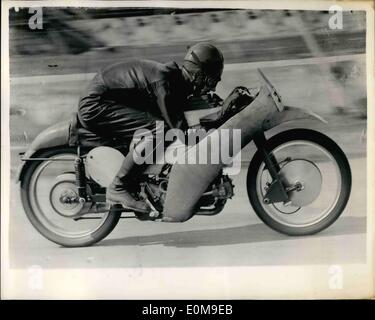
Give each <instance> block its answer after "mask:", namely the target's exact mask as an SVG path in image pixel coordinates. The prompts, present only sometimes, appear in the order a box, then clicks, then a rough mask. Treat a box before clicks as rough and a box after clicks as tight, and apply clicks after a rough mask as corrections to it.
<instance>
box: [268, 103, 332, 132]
mask: <svg viewBox="0 0 375 320" xmlns="http://www.w3.org/2000/svg"><path fill="white" fill-rule="evenodd" d="M296 120H317V121H320V122H323V123H327V121H326V120H324V119H323V118H322V117H321V116H319V115H317V114H316V113H314V112H311V111H307V110H304V109H301V108H296V107H288V106H284V110H283V111H281V112H274V113H272V114H270V115H269V116H268V117H267V118H266V119H265V120H264V121H263V131H267V130H270V129H272V128H274V127H277V126H278V125H280V124H282V123H285V122H290V121H296Z"/></svg>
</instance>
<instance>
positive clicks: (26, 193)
mask: <svg viewBox="0 0 375 320" xmlns="http://www.w3.org/2000/svg"><path fill="white" fill-rule="evenodd" d="M68 153H71V154H72V155H76V149H74V148H54V149H48V150H46V151H42V152H40V153H38V155H37V156H38V158H50V157H53V156H56V155H59V154H68ZM43 162H44V161H42V160H41V161H38V160H36V161H30V162H29V163H27V165H26V168H25V170H26V172H25V174H24V175H23V178H22V180H21V201H22V204H23V207H24V211H25V213H26V216H27V218H28V219H29V221H30V222H31V224H32V225H33V226H34V227H35V229H36V230H37V231H38V232H39V233H40V234H41V235H43V236H44V237H45V238H47V239H49V240H50V241H52V242H55V243H57V244H59V245H62V246H64V247H86V246H90V245H93V244H94V243H96V242H98V241H100V240H102V239H104V238H105V237H106V236H107V235H109V234H110V233H111V232H112V230H113V229H114V228H115V227H116V225H117V223H118V222H119V220H120V218H121V212H119V211H115V212H110V213H109V214H108V215H107V217H106V218H105V221H104V222H103V223H102V225H101V226H100V227H99V228H98V229H96V230H95V231H93V232H92V233H90V234H88V235H84V236H82V237H65V236H61V235H59V234H57V233H55V232H53V231H52V230H50V229H48V228H47V227H46V226H45V225H44V224H43V223H42V222H41V221H40V219H38V216H37V214H36V213H35V212H34V210H33V208H32V205H31V200H30V191H31V190H30V182H31V179H32V177H33V174H34V172H35V170H36V169H37V168H38V166H39V165H41V164H42V163H43Z"/></svg>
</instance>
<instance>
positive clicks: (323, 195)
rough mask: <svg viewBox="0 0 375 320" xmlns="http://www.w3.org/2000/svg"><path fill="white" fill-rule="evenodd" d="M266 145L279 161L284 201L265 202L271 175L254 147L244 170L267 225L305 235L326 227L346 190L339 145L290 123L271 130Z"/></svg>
mask: <svg viewBox="0 0 375 320" xmlns="http://www.w3.org/2000/svg"><path fill="white" fill-rule="evenodd" d="M267 148H268V150H269V152H270V153H271V154H273V156H274V157H275V159H276V162H277V163H278V164H279V166H280V168H281V170H280V173H279V174H280V176H281V180H282V182H283V184H284V186H286V187H287V186H289V187H290V186H294V188H290V190H291V191H289V192H288V195H289V197H290V200H291V201H290V202H289V203H282V202H280V203H273V204H266V203H265V202H266V201H264V196H265V194H266V191H267V189H268V187H269V186H270V183H271V182H272V178H271V176H270V174H269V172H268V170H267V169H266V167H265V164H264V162H263V157H262V155H261V153H260V152H259V151H258V152H257V153H256V154H255V156H254V158H253V159H252V161H251V163H250V166H249V170H248V174H247V192H248V196H249V200H250V203H251V205H252V207H253V208H254V211H255V213H256V214H257V215H258V217H259V218H260V219H261V220H262V221H263V222H264V223H265V224H267V225H268V226H269V227H271V228H272V229H274V230H276V231H278V232H281V233H284V234H288V235H292V236H298V235H310V234H314V233H317V232H319V231H321V230H323V229H325V228H327V227H329V226H330V225H331V224H332V223H333V222H334V221H336V219H337V218H338V217H339V216H340V215H341V213H342V212H343V211H344V209H345V207H346V204H347V202H348V200H349V196H350V191H351V171H350V166H349V162H348V160H347V158H346V156H345V154H344V152H343V151H342V150H341V149H340V147H339V146H338V145H337V144H336V143H335V142H334V141H333V140H331V139H330V138H328V137H327V136H325V135H324V134H322V133H319V132H316V131H314V130H308V129H292V130H288V131H284V132H282V133H280V134H277V135H275V136H273V137H272V138H271V139H269V140H268V141H267Z"/></svg>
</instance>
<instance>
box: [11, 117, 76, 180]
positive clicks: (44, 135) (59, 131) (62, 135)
mask: <svg viewBox="0 0 375 320" xmlns="http://www.w3.org/2000/svg"><path fill="white" fill-rule="evenodd" d="M71 125H72V123H71V121H70V120H65V121H61V122H58V123H56V124H54V125H53V126H51V127H48V128H47V129H45V130H43V131H42V132H41V133H39V134H38V135H37V137H36V138H35V139H34V141H33V142H32V143H31V144H30V146H29V148H28V149H27V151H26V152H25V154H24V155H23V158H24V159H28V158H31V157H33V155H34V154H35V153H36V152H38V151H39V150H41V149H47V148H53V147H58V146H65V145H69V132H70V127H71ZM26 164H27V161H23V162H22V164H21V165H20V167H19V168H18V171H17V175H16V182H17V181H20V180H21V179H22V177H23V175H24V172H25V167H26Z"/></svg>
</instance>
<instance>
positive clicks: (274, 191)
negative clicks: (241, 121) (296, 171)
mask: <svg viewBox="0 0 375 320" xmlns="http://www.w3.org/2000/svg"><path fill="white" fill-rule="evenodd" d="M254 143H255V145H256V147H257V149H258V151H259V152H260V153H261V154H262V157H263V161H264V164H265V167H266V168H267V170H268V172H269V173H270V176H271V178H272V182H271V184H270V185H269V186H268V189H267V192H266V194H265V195H264V197H263V202H264V204H271V203H276V202H284V203H288V202H289V201H290V199H289V196H288V194H287V192H286V190H285V186H284V185H283V183H282V181H281V177H280V175H279V172H280V169H281V168H280V166H279V164H278V162H277V160H276V158H275V156H274V155H273V154H272V153H271V152H270V150H268V148H267V140H266V137H265V135H264V132H263V131H259V132H257V133H256V134H255V136H254Z"/></svg>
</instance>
